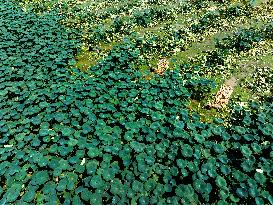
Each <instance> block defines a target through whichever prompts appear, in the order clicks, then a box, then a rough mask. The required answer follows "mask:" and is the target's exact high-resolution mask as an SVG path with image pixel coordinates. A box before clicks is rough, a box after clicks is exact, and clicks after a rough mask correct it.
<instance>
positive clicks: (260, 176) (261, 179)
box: [254, 172, 266, 184]
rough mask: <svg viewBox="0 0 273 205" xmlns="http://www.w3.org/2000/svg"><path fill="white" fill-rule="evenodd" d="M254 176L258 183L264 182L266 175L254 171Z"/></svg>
mask: <svg viewBox="0 0 273 205" xmlns="http://www.w3.org/2000/svg"><path fill="white" fill-rule="evenodd" d="M254 178H255V180H256V181H257V182H258V183H260V184H264V183H266V177H265V175H263V174H262V173H259V172H256V173H255V175H254Z"/></svg>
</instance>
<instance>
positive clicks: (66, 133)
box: [62, 127, 74, 137]
mask: <svg viewBox="0 0 273 205" xmlns="http://www.w3.org/2000/svg"><path fill="white" fill-rule="evenodd" d="M73 132H74V131H73V130H72V128H70V127H64V128H63V129H62V135H63V136H67V137H68V136H71V135H72V134H73Z"/></svg>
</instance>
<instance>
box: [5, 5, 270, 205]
mask: <svg viewBox="0 0 273 205" xmlns="http://www.w3.org/2000/svg"><path fill="white" fill-rule="evenodd" d="M59 19H60V17H59V16H58V15H56V14H55V13H54V12H53V13H48V14H45V15H41V16H37V15H35V14H33V13H32V12H31V11H29V12H24V11H22V10H21V9H20V7H18V6H15V5H14V4H13V3H12V2H11V1H9V0H0V25H1V26H0V28H1V33H0V52H1V55H0V58H1V61H0V88H1V91H0V144H1V148H0V179H1V180H0V204H6V203H12V204H20V205H21V204H28V203H37V204H56V202H58V203H62V204H77V205H78V204H94V205H96V204H111V203H112V204H119V205H121V204H130V203H131V204H206V203H207V204H213V203H218V204H234V203H239V204H249V203H250V202H253V201H255V202H256V203H257V204H263V203H267V204H268V203H271V204H272V203H273V195H272V193H273V190H272V185H273V182H272V174H273V172H272V171H273V160H272V158H273V144H272V140H273V139H272V136H273V105H272V104H264V105H259V104H256V103H252V104H251V106H252V107H251V108H252V109H251V111H247V110H244V109H242V108H241V107H236V108H235V109H234V113H233V114H232V118H231V126H230V127H225V126H224V125H223V121H222V120H221V119H217V120H215V122H216V123H214V124H205V123H203V122H201V121H200V119H199V117H198V116H197V115H194V116H191V115H190V113H189V111H188V109H187V104H188V99H189V97H190V96H191V95H192V92H191V91H190V89H187V88H186V85H189V84H190V83H192V84H193V83H194V82H193V81H191V80H190V79H189V78H188V77H187V76H188V75H187V74H186V73H181V72H180V70H179V68H177V69H174V70H172V71H167V72H166V73H165V75H164V77H160V76H158V75H155V76H153V77H152V79H150V80H145V79H144V78H143V75H142V73H141V72H140V71H138V70H137V69H136V63H137V62H138V61H139V60H140V59H139V53H138V52H139V47H140V46H141V45H142V44H141V43H139V42H141V41H140V40H139V39H138V37H136V36H131V37H128V38H125V39H124V42H123V43H122V44H120V45H118V46H115V47H114V48H113V49H112V50H111V52H110V53H109V55H108V56H107V57H106V58H105V59H104V60H102V61H100V62H99V63H98V64H97V65H96V66H93V67H91V68H90V69H89V71H88V72H86V73H83V72H80V71H79V70H77V69H75V68H68V65H69V64H70V62H71V61H73V60H74V59H73V56H74V55H75V53H76V52H77V48H78V47H79V45H80V44H79V43H80V41H79V40H78V39H79V37H78V32H79V31H76V30H67V29H65V28H64V27H63V26H61V25H60V24H59V23H58V20H59ZM257 170H258V171H257Z"/></svg>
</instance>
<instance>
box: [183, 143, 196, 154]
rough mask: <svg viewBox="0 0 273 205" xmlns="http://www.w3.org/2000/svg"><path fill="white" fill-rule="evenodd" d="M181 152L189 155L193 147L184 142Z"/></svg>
mask: <svg viewBox="0 0 273 205" xmlns="http://www.w3.org/2000/svg"><path fill="white" fill-rule="evenodd" d="M181 152H182V155H183V156H184V157H191V156H192V155H193V149H192V148H191V146H190V145H188V144H184V146H183V147H182V150H181Z"/></svg>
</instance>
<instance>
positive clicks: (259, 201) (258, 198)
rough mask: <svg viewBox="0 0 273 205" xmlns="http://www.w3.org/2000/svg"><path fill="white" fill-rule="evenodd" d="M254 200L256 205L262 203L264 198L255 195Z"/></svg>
mask: <svg viewBox="0 0 273 205" xmlns="http://www.w3.org/2000/svg"><path fill="white" fill-rule="evenodd" d="M255 202H256V204H257V205H264V200H263V199H262V198H261V197H255Z"/></svg>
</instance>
